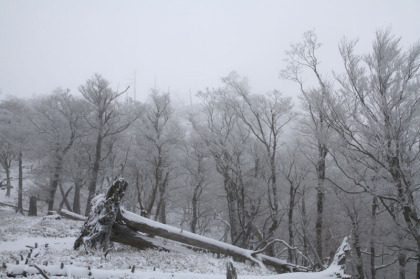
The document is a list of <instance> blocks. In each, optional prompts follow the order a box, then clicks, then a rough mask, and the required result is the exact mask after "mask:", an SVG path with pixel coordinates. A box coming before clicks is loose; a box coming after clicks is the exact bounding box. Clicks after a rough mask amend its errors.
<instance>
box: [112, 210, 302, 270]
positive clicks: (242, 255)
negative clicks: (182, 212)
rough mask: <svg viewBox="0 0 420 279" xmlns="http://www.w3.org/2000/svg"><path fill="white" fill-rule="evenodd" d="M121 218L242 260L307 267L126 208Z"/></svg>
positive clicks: (130, 224)
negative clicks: (193, 231) (168, 223)
mask: <svg viewBox="0 0 420 279" xmlns="http://www.w3.org/2000/svg"><path fill="white" fill-rule="evenodd" d="M120 214H121V217H120V218H121V219H122V220H123V222H124V224H125V225H127V226H128V227H130V228H132V229H134V230H136V231H139V232H142V233H146V234H151V235H156V236H160V237H163V238H166V239H170V240H173V241H177V242H181V243H184V244H188V245H191V246H196V247H199V248H202V249H205V250H209V251H210V252H213V253H221V254H224V255H227V256H231V257H234V258H237V259H241V260H248V261H251V262H254V263H256V264H259V265H261V264H265V265H269V266H272V267H275V268H276V269H278V270H280V271H281V272H292V271H306V268H304V267H300V266H296V265H293V264H290V263H288V262H287V261H285V260H280V259H277V258H274V257H269V256H267V255H261V254H260V255H254V254H255V251H253V250H247V249H243V248H240V247H237V246H234V245H231V244H228V243H224V242H221V241H217V240H214V239H211V238H208V237H204V236H201V235H197V234H194V233H191V232H187V231H183V230H182V229H177V228H174V227H172V226H168V225H165V224H162V223H159V222H156V221H153V220H150V219H147V218H145V217H142V216H140V215H137V214H134V213H132V212H130V211H127V210H125V209H121V211H120Z"/></svg>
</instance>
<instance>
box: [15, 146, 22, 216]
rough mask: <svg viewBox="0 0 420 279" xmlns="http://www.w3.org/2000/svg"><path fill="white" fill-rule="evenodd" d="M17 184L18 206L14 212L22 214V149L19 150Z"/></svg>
mask: <svg viewBox="0 0 420 279" xmlns="http://www.w3.org/2000/svg"><path fill="white" fill-rule="evenodd" d="M18 161H19V186H18V189H19V190H18V206H17V209H16V212H19V213H20V214H23V162H22V151H19V160H18Z"/></svg>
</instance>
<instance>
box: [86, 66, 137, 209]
mask: <svg viewBox="0 0 420 279" xmlns="http://www.w3.org/2000/svg"><path fill="white" fill-rule="evenodd" d="M127 89H128V88H127ZM127 89H126V90H125V91H122V92H117V91H114V90H113V89H112V88H111V87H110V85H109V82H108V81H107V80H106V79H104V78H103V77H102V76H101V75H99V74H94V75H93V76H92V78H90V79H88V80H87V81H86V83H85V84H84V85H82V86H80V87H79V91H80V93H82V95H83V98H84V99H85V101H86V102H87V103H88V107H89V109H88V114H87V115H86V116H85V118H86V120H87V122H88V125H89V127H90V128H91V130H92V132H93V133H95V139H94V142H95V143H94V148H93V154H91V160H92V161H91V165H92V167H91V177H90V179H89V186H88V190H89V194H88V198H87V204H86V212H85V214H86V215H89V213H90V209H91V201H92V199H93V197H94V196H95V194H96V186H97V182H98V174H99V171H100V167H101V163H102V161H103V160H104V158H106V157H107V155H109V154H110V153H111V152H112V145H108V148H107V150H104V145H105V142H104V141H105V140H107V139H108V138H111V137H112V136H115V135H118V134H119V133H121V132H123V131H124V130H126V129H127V128H128V127H129V126H130V125H131V123H133V121H134V120H135V119H136V116H133V117H132V118H128V117H124V113H125V112H124V111H123V110H121V109H120V103H118V98H119V97H120V96H121V95H122V94H124V93H125V92H126V91H127ZM111 143H112V140H111Z"/></svg>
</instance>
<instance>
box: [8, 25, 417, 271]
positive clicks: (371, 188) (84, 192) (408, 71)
mask: <svg viewBox="0 0 420 279" xmlns="http://www.w3.org/2000/svg"><path fill="white" fill-rule="evenodd" d="M338 45H339V51H340V54H341V57H337V59H341V61H342V63H341V64H342V66H343V67H342V68H343V70H342V71H334V72H333V71H332V70H325V68H326V67H325V65H323V67H322V70H321V68H320V67H319V65H320V63H321V62H322V61H323V59H325V57H321V56H320V54H319V53H320V52H319V49H320V48H322V45H321V43H320V42H318V40H317V36H316V34H315V32H312V31H310V32H306V33H305V34H304V35H303V38H302V41H300V42H296V43H293V44H291V46H290V48H289V50H287V51H286V53H285V54H284V57H282V58H284V59H285V64H284V67H283V68H282V67H281V65H279V78H280V79H281V80H282V82H284V83H288V84H289V83H290V84H292V85H293V86H295V91H296V92H299V98H296V99H292V98H290V97H285V95H284V94H282V93H281V91H282V89H281V88H278V90H273V91H271V92H253V90H252V89H251V87H250V85H249V84H248V81H247V79H246V78H245V77H241V76H240V75H238V74H237V73H235V72H232V73H230V74H229V75H227V76H226V77H223V78H222V79H221V83H220V87H218V88H208V89H204V88H206V86H207V85H206V84H203V90H202V91H200V92H196V97H197V99H196V100H198V101H197V102H196V103H194V104H190V105H179V104H176V103H175V102H173V101H172V100H171V95H170V92H164V91H161V90H159V89H157V88H154V89H153V90H151V93H150V95H149V98H148V99H147V101H145V102H139V101H135V100H133V99H131V98H129V97H128V96H127V94H125V93H126V91H127V89H125V90H116V89H113V87H112V85H111V84H109V82H108V81H107V80H106V78H105V77H103V76H101V75H100V74H94V75H93V76H92V77H90V78H88V77H87V78H88V79H87V80H86V82H84V83H83V84H81V85H80V87H79V89H78V91H79V92H70V91H69V90H66V89H61V88H57V89H56V90H54V91H53V92H52V93H50V94H48V95H44V96H37V97H33V98H32V99H19V98H13V97H10V98H5V97H4V98H2V101H1V103H0V139H1V140H0V164H1V167H2V169H3V172H2V177H1V179H2V187H4V188H5V190H6V191H5V192H4V193H5V194H6V195H10V190H11V187H17V188H18V193H19V195H18V204H17V208H18V210H19V211H20V212H23V210H24V209H26V208H27V207H29V204H30V205H31V208H32V209H34V208H35V209H37V210H38V212H39V211H44V212H54V211H60V210H61V209H63V208H65V209H66V210H69V211H72V212H75V213H78V214H83V215H86V216H87V215H88V214H89V213H90V210H91V201H92V199H93V198H94V196H95V195H96V194H97V193H103V192H104V191H105V190H106V189H107V188H108V186H109V185H111V183H112V182H113V181H114V180H115V178H118V177H124V179H125V180H126V181H127V182H128V183H129V184H130V187H128V188H127V190H126V191H127V193H126V196H125V200H124V204H123V206H124V207H125V208H127V209H128V210H130V211H132V212H135V213H138V214H140V215H142V216H144V217H148V218H150V219H153V220H155V221H159V222H161V223H164V224H166V223H167V224H171V225H174V226H177V227H181V228H182V229H183V230H188V231H191V232H193V233H196V234H201V235H205V236H209V237H212V238H215V239H218V240H220V241H224V242H228V243H231V244H233V245H236V246H239V247H241V248H244V249H250V250H259V249H262V248H264V249H266V250H265V253H266V254H267V255H268V256H270V257H277V258H282V259H287V261H288V262H289V263H292V264H294V265H298V266H304V267H308V269H309V270H321V269H323V268H324V266H325V265H327V264H328V263H330V262H331V260H332V257H333V255H334V252H335V251H336V249H337V247H338V246H339V245H340V243H341V242H342V240H343V238H344V237H346V236H350V243H351V245H352V254H351V258H350V259H349V260H348V268H349V269H350V273H351V274H355V275H358V278H371V279H375V278H400V279H403V278H408V277H407V274H408V273H410V274H417V275H416V278H420V208H419V204H420V197H419V192H418V189H419V186H420V43H419V42H415V43H414V44H413V45H411V46H409V47H404V46H403V45H402V44H401V41H400V38H399V37H398V36H397V35H394V34H393V33H392V32H391V30H390V29H380V30H378V31H377V32H376V34H375V37H374V40H373V43H372V46H371V50H370V51H369V52H367V53H359V51H358V49H357V40H350V39H343V40H342V41H341V42H339V44H338ZM327 69H328V68H327ZM221 75H223V73H221ZM251 82H253V83H258V82H261V81H257V80H253V81H251ZM290 84H289V85H290ZM284 93H285V92H284ZM13 177H15V178H16V181H15V180H14V179H12V178H13ZM2 193H3V192H2ZM32 214H36V212H35V213H34V212H32ZM273 240H275V241H273ZM267 244H270V245H268V246H267Z"/></svg>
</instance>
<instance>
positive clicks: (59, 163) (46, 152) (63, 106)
mask: <svg viewBox="0 0 420 279" xmlns="http://www.w3.org/2000/svg"><path fill="white" fill-rule="evenodd" d="M31 108H32V111H31V115H30V122H31V123H32V124H33V126H34V128H35V130H36V131H37V134H38V139H39V140H40V141H42V143H41V145H40V150H42V151H43V154H42V155H43V156H45V158H43V159H44V160H45V164H46V165H47V166H48V168H46V169H45V168H44V170H46V171H47V172H48V173H45V174H44V175H46V176H47V177H49V186H48V192H49V194H48V211H49V212H51V211H53V210H54V201H55V194H56V191H57V189H58V187H59V183H60V179H61V176H62V174H63V168H64V159H65V156H66V154H67V153H68V152H69V151H70V149H71V148H72V146H73V144H74V142H75V141H76V140H77V139H78V138H80V137H81V136H82V134H83V129H82V121H83V117H82V113H81V110H80V108H81V104H80V101H79V100H77V99H75V98H74V97H73V96H72V95H71V94H70V92H69V90H62V89H60V88H59V89H56V90H55V91H54V92H53V94H52V95H49V96H47V97H43V98H39V99H35V100H33V102H32V106H31Z"/></svg>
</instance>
